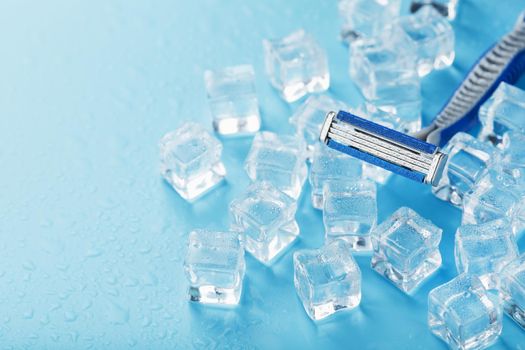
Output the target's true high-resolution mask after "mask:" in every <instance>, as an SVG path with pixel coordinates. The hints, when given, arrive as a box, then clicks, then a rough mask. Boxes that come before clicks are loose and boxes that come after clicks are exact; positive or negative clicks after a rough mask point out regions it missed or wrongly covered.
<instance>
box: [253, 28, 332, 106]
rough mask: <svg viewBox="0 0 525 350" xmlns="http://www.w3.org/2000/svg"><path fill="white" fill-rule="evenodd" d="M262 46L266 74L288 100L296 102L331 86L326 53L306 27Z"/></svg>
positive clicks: (266, 42) (264, 41) (265, 42)
mask: <svg viewBox="0 0 525 350" xmlns="http://www.w3.org/2000/svg"><path fill="white" fill-rule="evenodd" d="M263 48H264V60H265V65H266V73H267V74H268V77H269V78H270V82H271V84H272V85H273V86H274V87H275V88H276V89H277V90H278V91H279V92H280V93H281V96H282V97H283V99H284V100H285V101H287V102H294V101H297V100H298V99H300V98H301V97H303V96H304V95H306V94H308V93H312V92H321V91H325V90H326V89H328V87H329V86H330V73H329V71H328V60H327V57H326V53H325V52H324V50H323V48H322V47H321V46H320V45H319V44H318V43H317V41H316V40H315V39H314V37H313V36H311V35H310V34H307V33H306V32H305V31H304V30H302V29H301V30H298V31H296V32H293V33H292V34H290V35H288V36H285V37H283V38H280V39H273V40H263Z"/></svg>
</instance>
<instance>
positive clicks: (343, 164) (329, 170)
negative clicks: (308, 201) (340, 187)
mask: <svg viewBox="0 0 525 350" xmlns="http://www.w3.org/2000/svg"><path fill="white" fill-rule="evenodd" d="M362 175H363V166H362V162H361V161H360V160H358V159H356V158H353V157H350V156H348V155H346V154H344V153H342V152H337V151H334V150H332V149H331V148H329V147H327V146H325V145H324V144H322V143H320V142H318V143H317V144H316V145H315V147H314V152H313V161H312V165H311V167H310V175H309V180H310V185H311V187H312V205H313V207H314V208H316V209H322V208H323V185H324V184H325V183H326V182H327V181H346V182H348V183H351V182H354V181H356V180H357V179H360V178H361V177H362Z"/></svg>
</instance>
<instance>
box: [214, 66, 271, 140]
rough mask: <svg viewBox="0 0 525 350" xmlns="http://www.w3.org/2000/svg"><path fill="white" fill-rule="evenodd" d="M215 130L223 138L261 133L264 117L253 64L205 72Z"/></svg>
mask: <svg viewBox="0 0 525 350" xmlns="http://www.w3.org/2000/svg"><path fill="white" fill-rule="evenodd" d="M204 82H205V85H206V91H207V96H208V105H209V107H210V111H211V115H212V119H213V128H214V129H215V131H216V132H217V133H219V134H221V135H246V134H253V133H255V132H257V131H259V128H260V127H261V118H260V116H259V104H258V102H257V95H256V93H255V72H254V70H253V67H252V66H251V65H240V66H234V67H227V68H223V69H220V70H215V71H211V70H207V71H205V72H204Z"/></svg>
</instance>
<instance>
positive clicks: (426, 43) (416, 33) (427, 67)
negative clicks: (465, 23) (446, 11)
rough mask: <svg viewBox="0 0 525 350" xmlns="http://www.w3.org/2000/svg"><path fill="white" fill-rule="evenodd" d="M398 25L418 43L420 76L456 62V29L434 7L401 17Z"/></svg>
mask: <svg viewBox="0 0 525 350" xmlns="http://www.w3.org/2000/svg"><path fill="white" fill-rule="evenodd" d="M396 25H399V26H401V28H403V30H404V31H405V33H407V34H408V36H409V37H410V38H411V39H412V40H413V41H414V43H415V45H416V48H417V62H418V73H419V76H425V75H427V74H428V73H430V72H431V71H432V70H433V69H443V68H446V67H448V66H450V65H451V64H452V63H453V62H454V57H455V51H454V41H455V35H454V29H453V28H452V25H451V24H450V23H449V22H448V21H447V19H446V18H444V17H443V16H442V15H441V14H440V13H439V12H438V11H437V10H436V9H435V8H434V7H432V6H425V7H423V8H422V9H420V10H419V11H417V12H416V13H415V14H412V15H408V16H403V17H400V18H399V19H398V20H397V21H396Z"/></svg>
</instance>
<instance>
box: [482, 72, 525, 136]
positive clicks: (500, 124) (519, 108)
mask: <svg viewBox="0 0 525 350" xmlns="http://www.w3.org/2000/svg"><path fill="white" fill-rule="evenodd" d="M524 115H525V91H523V90H521V89H519V88H517V87H515V86H512V85H509V84H507V83H505V82H502V83H500V84H499V86H498V88H497V89H496V91H494V93H493V94H492V96H491V97H490V98H489V99H488V100H487V101H486V102H485V103H484V104H483V105H482V106H481V108H480V109H479V121H480V122H481V126H482V127H481V132H480V136H479V137H480V139H482V140H489V141H490V142H492V143H493V144H494V145H497V146H498V145H500V143H501V142H502V139H503V135H504V134H505V133H506V132H508V131H518V132H520V133H525V118H523V116H524Z"/></svg>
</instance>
